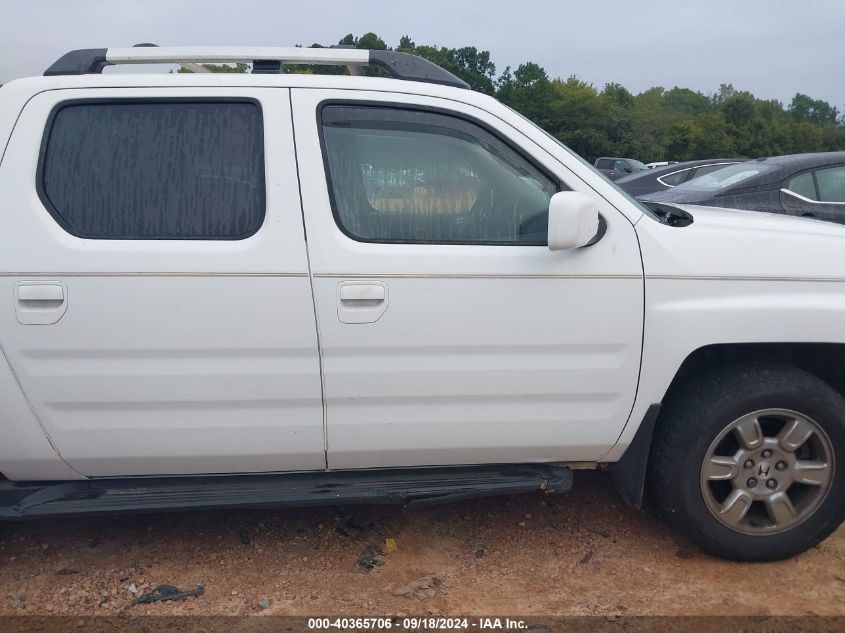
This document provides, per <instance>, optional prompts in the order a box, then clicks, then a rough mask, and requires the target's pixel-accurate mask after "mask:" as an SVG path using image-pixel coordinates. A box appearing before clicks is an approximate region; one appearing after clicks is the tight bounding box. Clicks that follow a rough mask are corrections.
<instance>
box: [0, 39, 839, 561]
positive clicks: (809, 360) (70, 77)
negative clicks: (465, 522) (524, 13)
mask: <svg viewBox="0 0 845 633" xmlns="http://www.w3.org/2000/svg"><path fill="white" fill-rule="evenodd" d="M227 61H232V62H240V61H247V62H250V63H253V72H252V73H251V74H242V75H238V74H231V73H225V74H208V73H199V72H197V73H193V74H179V73H169V74H167V73H159V74H119V73H105V74H102V72H101V71H102V70H103V68H104V67H106V66H109V65H115V64H125V63H182V64H187V65H192V67H193V68H195V69H197V70H202V66H199V64H202V63H206V62H227ZM284 63H312V64H334V65H347V66H349V67H350V74H351V75H353V76H337V75H335V76H320V75H306V74H282V73H281V72H280V69H281V68H282V64H284ZM367 65H374V66H378V67H380V68H382V69H383V71H384V74H387V75H388V76H389V77H365V76H362V74H363V73H362V69H363V68H364V67H365V66H367ZM0 152H1V153H2V154H0V156H2V159H0V160H2V162H0V210H2V216H3V227H4V228H3V231H2V233H0V346H2V357H0V472H1V473H2V476H3V479H2V481H0V518H4V519H20V518H28V517H57V516H68V515H77V514H86V513H108V512H123V511H140V510H147V511H156V510H172V509H176V508H198V507H220V506H227V507H238V506H243V507H246V506H249V507H256V506H265V507H266V506H284V505H305V504H311V503H325V502H329V501H336V502H342V503H361V502H397V501H398V502H404V503H409V502H414V503H418V502H430V501H437V500H449V499H456V498H463V497H466V496H472V495H483V494H503V493H508V492H517V491H530V490H538V489H540V490H545V491H547V492H559V491H564V490H566V489H568V488H569V486H570V485H571V483H572V471H573V470H575V469H583V468H601V469H608V470H609V471H610V473H611V474H612V475H613V478H614V480H615V481H616V483H617V486H618V488H619V490H620V492H621V493H622V495H623V497H624V498H625V499H626V501H628V502H629V503H630V504H631V505H633V506H635V507H639V506H640V505H641V504H642V501H643V497H644V491H645V492H646V493H647V494H646V497H647V498H650V500H651V503H652V504H653V505H654V506H655V508H656V509H657V510H658V511H659V512H660V513H661V514H662V515H664V516H665V517H666V518H667V519H668V520H669V521H670V523H671V524H672V525H674V526H675V527H676V528H677V529H679V530H680V531H682V532H683V533H685V534H686V535H688V536H689V537H690V538H692V539H694V540H695V541H696V542H697V543H699V544H700V545H701V546H702V547H703V548H705V549H707V550H708V551H710V552H713V553H715V554H717V555H721V556H725V557H730V558H734V559H742V560H770V559H776V558H782V557H786V556H790V555H793V554H795V553H797V552H800V551H802V550H804V549H806V548H808V547H811V546H813V545H815V544H816V543H818V542H820V541H821V540H822V539H824V538H825V537H826V536H828V535H829V534H830V533H831V532H832V531H833V530H835V529H836V528H837V526H838V525H839V524H840V522H841V521H842V520H843V515H845V398H843V395H842V394H843V393H845V320H843V319H845V227H843V226H839V225H834V224H829V223H824V222H821V221H817V220H812V219H806V218H794V217H785V216H781V215H774V214H765V213H755V212H741V211H732V210H725V209H719V210H717V209H707V208H697V207H684V208H677V207H666V208H660V209H659V210H658V211H651V210H649V209H646V208H644V207H643V206H642V205H640V204H638V203H637V202H636V201H634V200H633V199H631V198H630V197H628V196H627V195H625V194H624V193H623V192H622V191H621V190H619V189H618V188H617V187H616V186H615V185H613V184H612V183H610V182H609V181H608V180H607V179H606V178H604V177H603V176H602V175H601V174H599V173H597V172H596V171H595V170H594V169H593V168H592V167H591V166H589V165H588V164H586V163H585V162H583V161H582V160H581V159H580V158H579V157H578V156H577V155H575V154H574V153H573V152H571V151H570V150H569V149H567V148H566V147H565V146H563V145H561V144H560V143H559V142H558V141H556V140H555V139H554V138H552V137H551V136H549V135H547V134H546V133H544V132H543V131H542V130H541V129H539V128H537V127H536V126H534V125H533V124H532V123H530V122H529V121H527V120H526V119H524V118H523V117H521V116H520V115H519V114H517V113H516V112H514V111H512V110H510V109H508V108H507V107H505V106H504V105H502V104H500V103H498V102H497V101H495V100H494V99H492V98H490V97H488V96H485V95H483V94H479V93H476V92H472V91H471V90H468V89H466V85H465V84H464V83H463V82H462V81H461V80H460V79H458V78H456V77H454V76H453V75H451V74H450V73H448V72H446V71H445V70H443V69H441V68H439V67H437V66H435V65H433V64H430V63H429V62H426V61H424V60H422V59H419V58H416V57H413V56H410V55H404V54H401V53H394V52H390V51H361V50H346V49H301V48H152V47H145V48H125V49H86V50H80V51H73V52H71V53H68V54H66V55H65V56H63V57H62V58H60V59H59V60H58V61H57V62H56V63H55V64H53V66H51V67H50V68H49V69H48V70H47V71H46V72H45V76H43V77H34V78H25V79H19V80H15V81H12V82H10V83H8V84H6V85H5V86H3V87H2V88H0Z"/></svg>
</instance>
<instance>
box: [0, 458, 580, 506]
mask: <svg viewBox="0 0 845 633" xmlns="http://www.w3.org/2000/svg"><path fill="white" fill-rule="evenodd" d="M571 488H572V471H571V470H569V469H568V468H565V467H560V466H551V465H546V464H537V465H532V464H527V465H526V464H521V465H498V466H466V467H459V468H414V469H405V470H395V469H383V470H371V471H343V472H319V473H292V474H275V475H236V476H231V475H225V476H224V475H221V476H210V477H209V476H203V477H162V478H139V477H134V478H124V479H96V480H90V481H71V482H11V481H0V519H6V520H10V519H28V518H41V517H69V516H81V515H93V514H121V513H125V512H161V511H168V512H171V511H175V510H197V509H203V508H205V509H212V508H274V507H283V506H312V505H322V504H361V503H373V504H378V503H399V504H405V505H407V504H411V503H413V504H415V505H416V504H420V503H435V502H448V501H456V500H459V499H467V498H471V497H484V496H494V495H502V494H513V493H519V492H533V491H537V490H542V491H546V492H566V491H568V490H570V489H571Z"/></svg>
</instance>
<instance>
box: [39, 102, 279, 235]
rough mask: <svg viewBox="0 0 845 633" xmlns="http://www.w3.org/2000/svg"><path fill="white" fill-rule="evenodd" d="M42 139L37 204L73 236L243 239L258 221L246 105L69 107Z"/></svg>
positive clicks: (261, 199) (259, 153)
mask: <svg viewBox="0 0 845 633" xmlns="http://www.w3.org/2000/svg"><path fill="white" fill-rule="evenodd" d="M47 134H48V135H47V138H46V140H45V146H44V149H43V151H42V162H41V170H40V171H41V174H40V179H39V184H40V185H41V187H40V193H41V197H42V200H43V201H44V203H45V205H46V206H47V207H48V209H49V210H50V212H51V213H52V214H53V216H54V217H55V218H56V220H57V221H58V222H59V223H60V224H61V225H62V226H63V227H64V228H65V229H66V230H67V231H69V232H70V233H72V234H74V235H77V236H79V237H85V238H98V239H208V240H221V239H222V240H232V239H243V238H245V237H249V236H250V235H252V234H253V233H255V232H256V231H257V230H258V229H259V227H260V226H261V224H262V222H263V220H264V209H265V191H264V140H263V125H262V118H261V109H260V108H259V106H258V105H257V104H256V103H254V102H251V101H225V102H205V101H203V102H196V101H137V100H133V101H130V100H122V101H109V102H97V103H84V102H83V103H69V104H65V105H63V106H61V107H60V108H59V109H58V110H57V111H55V113H54V115H53V118H52V121H51V124H50V125H49V126H48V133H47Z"/></svg>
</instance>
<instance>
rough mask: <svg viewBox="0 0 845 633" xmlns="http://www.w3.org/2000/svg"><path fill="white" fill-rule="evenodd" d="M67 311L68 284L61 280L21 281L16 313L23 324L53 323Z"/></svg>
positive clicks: (17, 294) (16, 299) (16, 292)
mask: <svg viewBox="0 0 845 633" xmlns="http://www.w3.org/2000/svg"><path fill="white" fill-rule="evenodd" d="M66 311H67V286H66V285H65V284H64V283H62V282H61V281H19V282H18V283H17V284H15V314H16V315H17V317H18V323H21V324H23V325H52V324H53V323H58V321H59V319H61V318H62V317H63V316H64V314H65V312H66Z"/></svg>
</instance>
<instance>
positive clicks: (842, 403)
mask: <svg viewBox="0 0 845 633" xmlns="http://www.w3.org/2000/svg"><path fill="white" fill-rule="evenodd" d="M769 408H772V409H788V410H791V411H795V412H796V413H800V414H803V415H805V416H808V417H810V418H811V419H812V420H813V421H815V423H816V424H817V425H818V426H819V427H821V428H822V430H823V431H824V432H825V433H826V434H827V437H828V439H829V441H830V445H831V446H832V452H833V474H832V477H831V484H830V488H829V489H828V492H827V494H826V496H824V498H823V500H821V501H820V504H819V505H818V507H816V509H815V510H814V511H813V512H812V513H811V514H808V515H807V517H806V519H804V520H803V521H802V522H800V523H798V524H797V525H795V526H793V527H791V528H789V529H787V530H786V531H783V532H780V533H774V534H746V533H743V532H740V531H737V530H735V529H732V528H731V527H728V526H727V525H725V524H724V523H722V522H721V521H720V520H719V519H717V518H716V517H715V516H714V514H713V513H712V512H711V511H710V509H709V508H708V507H707V503H706V502H705V499H704V494H705V493H703V492H702V483H701V479H700V478H701V472H702V471H701V467H702V464H703V462H704V459H705V456H706V455H707V454H708V450H709V448H710V446H711V443H712V442H714V441H715V440H716V438H717V437H718V436H719V434H720V433H721V432H722V431H723V430H724V429H725V428H726V427H727V426H728V425H730V424H731V423H732V422H733V421H735V420H738V419H739V418H741V417H742V416H743V415H747V414H749V413H752V412H755V411H760V410H763V409H769ZM648 484H649V490H650V493H651V501H652V503H653V504H654V506H655V507H656V509H657V510H658V512H659V513H660V514H661V515H662V516H663V517H664V518H665V520H666V521H667V522H668V523H669V524H670V525H671V526H672V527H673V528H675V529H676V530H677V531H679V532H681V533H682V534H684V535H685V536H687V537H689V538H690V539H692V540H693V541H694V542H695V543H697V544H698V545H699V546H700V547H701V548H702V549H704V550H706V551H708V552H710V553H712V554H715V555H716V556H720V557H722V558H728V559H732V560H739V561H771V560H779V559H783V558H788V557H790V556H793V555H795V554H798V553H800V552H803V551H805V550H807V549H809V548H811V547H813V546H815V545H817V544H818V543H819V542H821V541H822V540H824V539H825V538H826V537H827V536H828V535H830V534H831V533H832V532H833V531H834V530H835V529H836V528H837V527H838V526H839V524H840V523H841V522H842V520H843V519H845V398H843V397H842V396H841V395H840V394H839V393H838V392H836V391H835V390H834V389H833V388H831V387H830V386H829V385H828V384H827V383H825V382H824V381H822V380H820V379H819V378H817V377H816V376H814V375H812V374H809V373H807V372H805V371H803V370H800V369H797V368H795V367H791V366H788V365H780V364H774V363H765V364H763V363H753V364H752V363H749V364H741V365H731V366H722V367H719V368H715V369H713V370H710V371H708V372H706V373H705V374H703V375H697V376H695V377H693V378H692V379H691V380H689V381H688V382H687V383H686V384H684V385H682V386H681V387H679V388H678V389H677V390H675V391H674V393H672V394H671V395H670V397H669V398H668V400H667V401H666V402H665V403H664V406H663V409H662V411H661V414H660V418H659V420H658V423H657V427H656V428H655V433H654V441H653V445H652V452H651V459H650V465H649V479H648Z"/></svg>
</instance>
